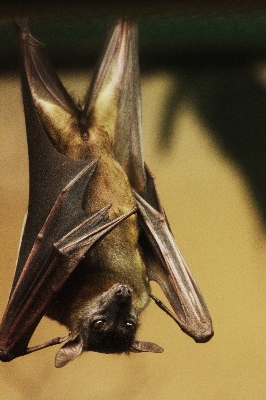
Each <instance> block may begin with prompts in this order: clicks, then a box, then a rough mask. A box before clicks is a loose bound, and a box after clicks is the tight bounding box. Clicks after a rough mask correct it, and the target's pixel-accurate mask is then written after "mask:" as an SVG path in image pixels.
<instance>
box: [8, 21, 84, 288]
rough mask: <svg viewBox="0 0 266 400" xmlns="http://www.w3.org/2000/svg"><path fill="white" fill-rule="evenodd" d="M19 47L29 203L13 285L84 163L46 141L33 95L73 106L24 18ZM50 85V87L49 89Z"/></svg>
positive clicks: (72, 109) (68, 108) (65, 106)
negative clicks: (41, 94) (44, 225)
mask: <svg viewBox="0 0 266 400" xmlns="http://www.w3.org/2000/svg"><path fill="white" fill-rule="evenodd" d="M17 24H18V27H19V47H20V50H21V70H22V77H21V81H22V93H23V102H24V112H25V121H26V129H27V142H28V157H29V171H30V187H29V204H28V214H27V219H26V224H25V227H24V231H23V236H22V242H21V246H20V251H19V257H18V263H17V267H16V272H15V277H14V282H13V288H14V286H15V285H16V283H17V281H18V279H19V276H20V275H21V271H22V268H23V266H24V264H25V262H26V260H27V258H28V256H29V253H30V251H31V249H32V246H33V243H34V240H35V238H36V236H37V235H38V233H39V231H40V230H41V227H42V226H43V224H44V222H45V220H46V219H47V217H48V214H49V212H50V210H51V208H52V206H53V204H54V203H55V201H56V199H57V197H58V196H59V194H60V192H61V191H62V190H63V188H64V187H65V186H66V185H67V184H68V183H69V182H70V181H71V180H72V179H73V178H74V177H75V176H76V175H77V174H78V173H79V172H80V171H81V170H82V169H83V168H84V167H85V165H87V163H88V161H74V160H71V159H69V158H68V157H66V156H64V155H63V154H61V153H60V152H58V151H57V150H56V149H55V147H54V146H53V145H52V143H51V142H50V141H49V139H48V137H47V135H46V133H45V131H44V127H43V124H42V122H41V120H40V116H39V114H38V112H37V108H36V102H35V100H34V95H35V94H36V93H37V94H38V91H39V92H40V91H42V92H43V93H45V92H46V93H45V98H46V100H47V101H48V100H49V102H50V104H58V105H61V107H62V109H63V110H64V112H65V113H68V114H74V113H75V112H76V109H75V106H74V104H73V102H72V100H71V98H70V96H69V95H68V93H67V92H66V90H65V89H64V87H63V85H62V83H61V82H60V80H59V78H58V77H57V75H56V74H55V73H54V70H53V68H52V67H51V65H50V62H49V59H48V57H47V55H46V51H45V48H44V46H43V45H42V44H41V43H39V42H37V41H36V40H35V39H34V38H33V37H32V36H31V34H30V33H29V31H28V27H27V21H26V20H23V19H20V20H17ZM48 89H49V91H48ZM43 97H44V96H43Z"/></svg>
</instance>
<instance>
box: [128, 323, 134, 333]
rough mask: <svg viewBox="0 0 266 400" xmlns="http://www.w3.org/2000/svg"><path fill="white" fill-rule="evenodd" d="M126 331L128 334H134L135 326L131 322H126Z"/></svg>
mask: <svg viewBox="0 0 266 400" xmlns="http://www.w3.org/2000/svg"><path fill="white" fill-rule="evenodd" d="M126 330H127V331H128V332H134V331H135V324H133V322H127V323H126Z"/></svg>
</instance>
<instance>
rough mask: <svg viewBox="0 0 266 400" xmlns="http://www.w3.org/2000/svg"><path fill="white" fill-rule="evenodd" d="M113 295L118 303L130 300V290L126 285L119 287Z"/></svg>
mask: <svg viewBox="0 0 266 400" xmlns="http://www.w3.org/2000/svg"><path fill="white" fill-rule="evenodd" d="M115 295H116V298H117V299H118V300H119V301H126V300H130V299H131V297H132V290H131V289H130V287H129V286H127V285H119V286H118V287H117V290H116V293H115Z"/></svg>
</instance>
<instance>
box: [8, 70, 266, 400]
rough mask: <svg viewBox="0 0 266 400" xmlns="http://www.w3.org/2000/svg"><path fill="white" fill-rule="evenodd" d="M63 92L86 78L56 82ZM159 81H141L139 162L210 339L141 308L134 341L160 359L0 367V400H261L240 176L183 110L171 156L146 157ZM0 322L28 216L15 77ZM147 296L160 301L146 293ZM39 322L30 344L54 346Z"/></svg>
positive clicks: (254, 244)
mask: <svg viewBox="0 0 266 400" xmlns="http://www.w3.org/2000/svg"><path fill="white" fill-rule="evenodd" d="M63 80H64V82H65V83H66V86H67V87H68V88H70V90H71V91H72V92H74V91H75V92H76V91H79V92H82V91H83V90H84V88H86V84H85V85H84V81H85V82H86V83H87V74H83V73H82V72H78V73H76V74H75V79H74V75H71V74H68V73H64V74H63ZM171 84H172V81H171V78H170V76H167V75H166V74H160V73H156V74H150V75H148V76H146V77H144V78H143V80H142V95H143V136H144V150H145V155H146V161H147V162H148V164H149V166H150V168H151V169H152V171H153V173H154V174H155V176H156V177H157V185H158V188H159V193H160V195H161V197H162V201H163V204H164V206H165V209H166V212H167V215H168V218H169V221H170V223H171V227H172V230H173V233H174V235H175V238H176V241H177V243H178V246H179V247H180V249H181V251H182V252H183V254H184V256H185V258H186V260H187V262H188V264H189V266H190V268H191V270H192V272H193V274H194V276H195V278H196V279H197V281H198V283H199V285H200V288H201V290H202V292H203V294H204V296H205V299H206V302H207V303H208V306H209V309H210V312H211V315H212V318H213V323H214V329H215V336H214V337H213V339H212V340H211V341H210V342H209V343H207V344H196V343H194V342H193V340H192V339H191V338H189V337H187V336H186V335H185V334H184V333H182V332H181V331H180V329H179V328H178V326H176V325H175V323H174V322H173V321H172V320H171V319H170V318H169V317H167V316H166V315H165V314H164V313H163V312H162V311H160V310H159V309H158V308H157V307H156V306H155V305H154V304H151V305H150V306H149V307H148V309H147V310H146V311H145V312H144V314H143V317H142V326H141V329H140V332H139V336H140V338H142V339H144V340H151V341H154V342H156V343H158V344H159V345H161V346H162V347H164V349H165V351H164V353H163V354H133V355H130V356H124V355H122V356H113V355H101V354H96V353H87V354H84V355H82V356H81V357H79V358H78V359H77V360H76V361H75V362H73V363H71V364H69V365H68V366H66V367H65V368H63V369H61V370H57V369H55V368H54V366H53V362H54V354H55V351H56V349H55V348H50V349H47V350H44V351H41V352H39V353H35V354H32V355H29V356H26V357H23V358H21V359H16V360H14V361H13V362H11V363H7V364H4V363H2V364H0V394H1V398H2V399H8V400H17V399H23V400H24V399H25V400H26V399H40V400H42V399H64V400H68V399H69V400H70V399H77V400H85V399H86V400H87V399H90V400H105V399H110V400H120V399H125V398H126V399H131V400H143V399H144V400H146V399H153V400H159V399H164V400H170V399H178V400H179V399H180V400H215V399H217V400H223V399H236V400H238V399H241V400H245V399H246V400H250V399H256V400H263V399H265V398H266V387H265V376H266V338H265V336H266V335H265V333H266V318H265V317H266V284H265V283H266V258H265V256H266V241H265V236H263V233H262V229H261V227H260V224H259V220H258V217H257V215H256V211H255V208H254V206H253V203H252V199H251V195H250V193H249V192H248V190H247V189H246V187H245V184H244V180H243V178H242V176H241V174H240V173H239V172H238V171H237V170H236V169H235V167H234V166H233V165H231V164H230V163H229V162H228V161H227V160H226V159H225V158H224V157H223V156H222V155H221V154H220V153H219V151H218V150H217V148H216V146H215V145H214V143H213V142H212V141H211V139H210V137H209V135H208V132H207V128H206V127H205V126H204V125H203V124H202V123H201V121H199V120H198V119H197V117H196V113H195V111H194V110H193V109H192V108H191V107H190V106H189V105H188V104H186V103H183V105H182V109H181V111H180V113H179V117H178V119H177V120H176V127H175V129H176V131H177V136H176V137H175V141H174V144H173V146H172V147H171V151H170V152H168V153H167V154H165V153H160V152H159V151H158V149H157V148H156V138H157V134H158V131H159V124H160V121H161V118H162V116H163V110H164V100H165V96H166V94H167V92H168V90H170V88H171ZM0 96H1V97H0V135H1V136H0V140H1V142H0V163H1V168H0V171H1V172H0V174H1V175H0V185H1V192H0V196H1V197H0V215H1V231H0V241H1V242H0V249H1V253H0V313H1V315H2V313H3V311H4V308H5V305H6V301H7V297H8V294H9V287H10V284H11V281H12V277H13V270H14V265H15V262H16V253H17V247H18V243H19V237H20V230H21V225H22V221H23V217H24V214H25V212H26V209H27V190H28V166H27V148H26V136H25V127H24V117H23V111H22V101H21V96H20V83H19V77H18V76H17V75H16V76H14V75H13V76H11V75H4V76H2V77H1V80H0ZM154 292H155V293H156V295H158V296H159V297H160V298H162V299H163V295H162V294H161V292H160V291H159V289H157V287H156V286H154ZM64 332H65V330H64V328H62V327H59V326H57V325H56V323H52V322H50V321H47V320H45V321H43V323H42V324H41V325H40V326H39V328H38V329H37V331H36V333H35V336H34V340H33V342H34V343H35V344H37V343H41V342H44V341H45V340H48V339H50V338H51V336H56V335H57V334H59V335H63V334H64Z"/></svg>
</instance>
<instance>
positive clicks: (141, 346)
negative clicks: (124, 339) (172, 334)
mask: <svg viewBox="0 0 266 400" xmlns="http://www.w3.org/2000/svg"><path fill="white" fill-rule="evenodd" d="M130 351H132V352H133V353H141V352H150V353H162V352H163V349H162V348H161V347H160V346H158V345H157V344H155V343H152V342H140V341H139V340H135V342H133V344H132V345H131V349H130Z"/></svg>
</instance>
